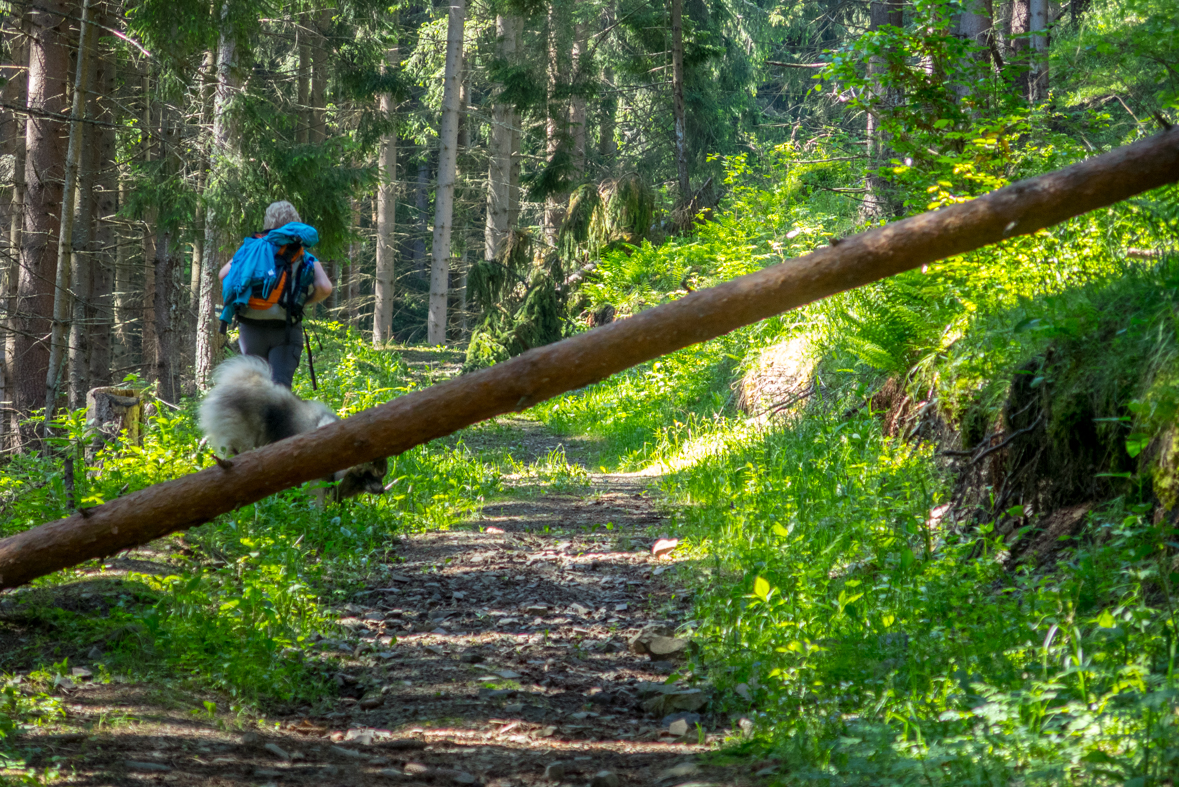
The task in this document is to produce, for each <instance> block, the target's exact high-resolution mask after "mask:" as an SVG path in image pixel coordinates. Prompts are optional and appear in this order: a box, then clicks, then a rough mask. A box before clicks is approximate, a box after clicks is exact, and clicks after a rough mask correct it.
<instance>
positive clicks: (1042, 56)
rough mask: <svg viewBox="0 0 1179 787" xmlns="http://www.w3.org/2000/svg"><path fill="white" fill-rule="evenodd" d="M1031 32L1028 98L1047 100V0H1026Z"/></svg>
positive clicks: (1039, 100)
mask: <svg viewBox="0 0 1179 787" xmlns="http://www.w3.org/2000/svg"><path fill="white" fill-rule="evenodd" d="M1028 14H1029V28H1028V29H1029V31H1030V32H1031V34H1032V35H1031V41H1030V44H1031V55H1032V58H1031V61H1032V62H1031V71H1030V72H1029V74H1028V100H1030V101H1032V102H1033V103H1036V102H1041V101H1047V100H1048V0H1028Z"/></svg>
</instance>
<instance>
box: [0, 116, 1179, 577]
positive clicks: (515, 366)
mask: <svg viewBox="0 0 1179 787" xmlns="http://www.w3.org/2000/svg"><path fill="white" fill-rule="evenodd" d="M1177 180H1179V128H1174V129H1170V130H1168V131H1166V132H1164V133H1162V134H1158V135H1157V136H1155V137H1153V138H1151V139H1148V140H1144V141H1142V142H1137V143H1135V144H1133V145H1128V146H1126V147H1124V148H1120V149H1118V150H1115V151H1112V152H1110V153H1107V154H1105V155H1102V156H1097V157H1095V158H1092V159H1089V160H1088V161H1084V162H1081V163H1080V164H1075V165H1073V166H1071V167H1067V168H1065V169H1062V170H1059V171H1057V172H1052V173H1049V174H1046V175H1041V176H1039V177H1036V178H1032V179H1030V180H1026V181H1021V182H1019V183H1014V184H1012V185H1010V186H1007V187H1006V188H1003V189H1000V190H998V191H995V192H993V193H991V194H988V195H986V196H984V197H979V198H978V199H975V200H971V201H969V202H964V203H961V204H958V205H953V206H951V207H947V208H943V209H941V210H938V211H934V212H931V213H923V214H921V215H919V216H913V217H912V218H908V219H905V220H903V221H899V222H896V223H894V224H889V225H887V226H885V227H881V228H879V229H874V230H871V231H869V232H865V233H863V234H861V235H856V236H855V237H851V238H847V239H845V240H843V241H840V242H838V243H836V244H834V245H832V246H830V247H827V248H823V249H820V250H818V251H816V252H814V253H812V254H809V255H807V256H805V257H802V258H799V259H796V260H791V261H789V262H786V263H783V264H781V265H776V266H774V267H771V268H766V269H765V270H762V271H759V272H757V273H753V274H750V275H748V276H743V277H741V278H739V279H735V280H733V281H730V282H727V283H725V284H722V285H719V286H717V287H713V288H711V289H708V290H700V291H697V292H694V293H691V294H689V295H687V296H686V297H684V298H682V299H680V300H678V301H676V302H674V303H669V304H665V305H663V306H660V307H658V308H654V309H651V310H650V311H646V312H643V313H642V314H639V315H637V316H635V317H633V318H631V319H629V320H623V321H620V322H614V323H611V324H609V325H606V326H604V327H601V328H598V329H596V330H593V331H590V332H588V333H584V334H581V335H578V336H575V337H573V338H570V339H566V340H565V341H562V342H558V343H556V344H551V345H548V346H547V347H540V348H538V349H535V350H532V351H530V352H527V353H525V354H524V355H521V356H519V357H517V358H515V359H513V360H511V361H508V362H506V363H502V364H499V365H498V366H494V367H492V368H490V369H484V370H483V371H480V372H477V373H475V374H471V375H467V376H465V377H460V378H458V379H455V380H451V381H449V382H446V383H443V384H441V385H437V386H434V387H432V388H429V389H426V390H422V391H417V392H415V393H412V394H408V395H406V396H402V397H400V398H398V399H395V400H393V401H391V402H388V403H387V404H383V405H380V406H379V407H374V408H372V409H369V410H366V411H364V412H362V413H358V414H357V415H354V416H352V417H351V418H348V419H347V420H344V421H340V422H338V423H335V424H332V425H330V426H326V427H324V428H322V429H318V430H316V431H315V432H314V433H311V434H306V435H300V436H299V437H295V438H291V439H289V440H284V441H282V442H281V443H276V444H274V445H271V446H268V447H266V448H263V449H260V450H257V451H251V452H249V453H246V454H242V455H241V456H238V457H235V458H234V459H233V460H232V462H231V463H229V462H227V463H225V464H224V466H214V467H210V468H208V469H206V470H202V471H201V472H199V473H194V474H192V475H189V476H185V477H183V478H178V479H176V480H174V481H168V482H166V483H163V484H157V485H155V486H152V487H149V488H147V489H143V490H141V491H139V492H135V493H133V494H130V495H127V496H126V497H122V498H119V499H117V500H113V501H111V502H109V503H106V504H104V505H101V506H98V507H96V508H91V509H88V510H85V511H78V512H77V513H75V514H74V515H73V516H70V517H67V518H65V519H60V520H57V521H56V522H50V523H47V524H44V525H41V526H39V527H36V528H33V529H31V530H27V531H25V532H23V533H19V534H17V535H15V536H11V537H9V538H6V539H4V540H3V541H0V588H5V587H15V586H17V585H21V584H24V583H25V582H28V581H30V580H32V579H35V578H37V577H39V576H43V575H45V574H49V573H51V572H53V571H57V570H59V569H62V568H67V567H69V566H73V565H76V564H78V563H81V562H82V561H84V560H88V559H91V558H99V557H105V556H107V555H111V554H114V553H116V552H118V551H120V550H123V549H127V548H129V547H133V546H136V545H139V544H144V543H147V542H148V541H151V540H152V539H155V538H159V537H160V536H163V535H166V534H168V533H171V532H174V531H177V530H184V529H186V528H190V527H194V526H196V525H200V524H203V523H205V522H208V521H209V520H211V519H212V518H213V517H215V516H217V515H218V514H222V513H225V512H227V511H232V510H234V509H236V508H238V507H240V506H243V505H246V504H248V503H252V502H254V501H256V500H261V499H262V498H264V497H266V496H268V495H271V494H274V493H275V492H278V491H280V490H282V489H286V488H289V487H292V486H295V485H297V484H300V483H303V482H305V481H310V480H312V479H316V478H323V477H324V476H326V475H329V474H330V473H332V472H334V471H336V470H340V469H342V468H345V467H349V466H351V465H354V464H357V463H359V462H364V461H368V460H372V459H376V458H378V457H382V456H391V455H395V454H398V453H401V452H402V451H406V450H408V449H410V448H413V447H414V446H416V445H420V444H422V443H425V442H427V441H429V440H433V439H435V438H437V437H442V436H444V435H448V434H450V433H452V432H454V431H456V430H458V429H461V428H463V427H465V426H469V425H470V424H473V423H476V422H478V421H482V420H485V419H488V418H491V417H493V416H496V415H501V414H503V413H508V412H513V411H519V410H524V409H526V408H528V407H530V406H531V405H534V404H536V403H537V402H541V401H544V400H545V399H548V398H550V397H553V396H556V395H558V394H561V393H564V392H566V391H570V390H573V389H575V388H581V387H583V386H585V385H589V384H591V383H594V382H597V381H599V380H602V379H605V378H606V377H608V376H609V375H611V374H614V373H615V372H619V371H622V370H623V369H627V368H629V367H631V366H634V365H636V364H639V363H642V362H643V361H646V360H650V359H652V358H655V357H658V356H660V355H664V354H666V353H670V352H673V351H674V350H678V349H681V348H683V347H686V346H688V345H690V344H694V343H696V342H702V341H705V340H708V339H712V338H715V337H717V336H720V335H722V334H724V333H728V332H729V331H732V330H734V329H735V328H739V327H741V326H743V325H748V324H750V323H753V322H756V321H758V320H761V319H764V318H766V317H771V316H773V315H775V314H780V313H782V312H784V311H787V310H789V309H793V308H796V307H798V306H802V305H804V304H807V303H811V302H813V301H816V300H819V299H821V298H825V297H827V296H829V295H833V294H835V293H838V292H842V291H844V290H848V289H852V288H854V287H859V286H862V285H864V284H868V283H870V282H873V281H877V280H879V279H883V278H885V277H887V276H891V275H893V274H896V273H900V272H902V271H906V270H910V269H912V268H916V267H918V266H920V265H924V264H927V263H930V262H934V261H936V260H939V259H944V258H946V257H950V256H953V255H955V254H962V253H964V252H967V251H971V250H973V249H977V248H979V247H981V246H985V245H987V244H989V243H996V242H999V241H1002V240H1003V239H1005V238H1010V237H1013V236H1015V235H1024V234H1028V233H1031V232H1034V231H1036V230H1038V229H1042V228H1044V227H1048V226H1051V225H1053V224H1057V223H1059V222H1061V221H1064V220H1065V219H1068V218H1071V217H1073V216H1077V215H1080V214H1082V213H1085V212H1087V211H1091V210H1094V209H1096V208H1101V207H1104V206H1107V205H1111V204H1113V203H1114V202H1117V201H1118V200H1122V199H1126V198H1127V197H1131V196H1133V195H1135V194H1139V193H1141V192H1143V191H1146V190H1148V189H1151V188H1155V187H1157V186H1161V185H1164V184H1167V183H1172V182H1175V181H1177Z"/></svg>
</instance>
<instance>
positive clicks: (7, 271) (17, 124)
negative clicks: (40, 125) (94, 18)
mask: <svg viewBox="0 0 1179 787" xmlns="http://www.w3.org/2000/svg"><path fill="white" fill-rule="evenodd" d="M9 31H10V33H11V38H10V39H9V42H10V43H9V46H10V49H9V51H10V52H11V53H12V66H13V69H14V73H11V74H5V76H6V77H7V78H8V80H9V81H8V82H6V83H5V85H4V88H3V91H2V92H0V95H2V96H3V99H4V101H6V102H8V103H11V104H13V105H14V106H18V107H19V106H24V104H25V89H26V88H27V87H28V78H27V74H26V73H25V71H24V70H23V69H25V68H27V66H28V47H27V46H26V43H25V42H26V38H25V36H26V34H27V32H28V28H27V19H26V15H25V13H24V12H21V13H20V14H19V15H16V16H15V17H14V19H13V21H12V24H11V28H10V29H9ZM16 69H22V70H19V71H17V70H16ZM3 117H4V121H5V125H4V128H3V136H2V137H0V143H2V144H3V145H4V148H5V149H4V152H5V153H8V154H10V155H11V156H12V194H11V196H10V197H9V199H8V206H7V210H6V211H5V213H4V219H5V221H4V224H3V225H0V233H3V235H4V241H5V242H4V259H3V265H2V267H0V310H2V311H0V329H2V330H3V335H0V402H4V403H5V404H4V406H3V409H2V410H0V449H4V450H8V449H10V448H15V447H16V446H17V445H19V437H20V435H19V433H18V431H17V418H16V408H14V407H12V406H11V402H12V401H13V398H14V395H15V391H14V388H15V380H16V378H15V377H14V375H13V358H14V353H15V350H16V331H15V328H16V316H15V313H14V309H15V308H16V282H17V271H18V264H17V263H18V262H19V260H20V248H21V229H22V227H23V224H24V213H23V211H24V202H25V133H26V122H25V119H24V118H23V117H21V116H20V115H18V114H16V113H15V112H6V113H5V114H4V115H3Z"/></svg>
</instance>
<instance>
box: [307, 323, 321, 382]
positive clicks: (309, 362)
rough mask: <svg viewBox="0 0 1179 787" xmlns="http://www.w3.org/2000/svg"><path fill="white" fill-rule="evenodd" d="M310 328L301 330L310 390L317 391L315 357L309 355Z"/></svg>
mask: <svg viewBox="0 0 1179 787" xmlns="http://www.w3.org/2000/svg"><path fill="white" fill-rule="evenodd" d="M310 330H311V329H310V328H307V327H304V328H303V341H304V342H305V343H306V344H307V370H308V371H309V372H311V390H313V391H315V390H318V389H319V386H317V385H316V384H315V356H313V355H312V354H311V334H310Z"/></svg>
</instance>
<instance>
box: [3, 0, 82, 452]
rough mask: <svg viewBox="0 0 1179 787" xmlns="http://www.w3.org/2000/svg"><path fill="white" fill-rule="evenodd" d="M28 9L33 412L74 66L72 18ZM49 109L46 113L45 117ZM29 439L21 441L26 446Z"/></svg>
mask: <svg viewBox="0 0 1179 787" xmlns="http://www.w3.org/2000/svg"><path fill="white" fill-rule="evenodd" d="M30 8H31V10H30V11H29V25H28V29H29V37H28V47H29V74H28V80H29V81H28V93H27V101H28V105H29V107H30V108H32V109H34V110H37V111H36V112H34V113H30V114H29V116H28V120H27V123H26V134H25V151H26V159H25V182H26V187H25V200H24V208H23V216H24V232H23V233H22V235H21V250H20V272H19V274H18V277H17V293H16V309H15V312H16V320H15V322H16V333H17V335H16V346H15V348H14V352H13V355H12V363H13V367H14V380H13V383H14V389H13V392H12V393H13V397H12V398H13V406H14V407H15V409H16V410H17V411H19V412H20V413H21V414H28V413H29V412H30V411H32V410H33V409H35V408H39V407H43V406H44V404H45V380H46V379H47V378H48V374H49V342H48V341H47V337H48V336H49V334H50V331H51V327H52V326H51V315H52V314H53V300H54V298H53V293H54V288H53V282H54V280H55V278H56V276H55V270H56V262H57V237H58V234H59V231H60V229H61V225H60V217H61V213H62V184H63V181H64V180H65V159H66V144H67V143H66V126H65V124H64V123H62V121H60V120H58V119H57V118H60V117H61V116H62V115H65V114H66V113H67V112H68V111H69V108H68V107H67V106H66V104H65V96H66V72H67V70H68V69H69V62H70V56H69V48H68V46H69V45H68V41H69V18H68V17H67V16H66V13H65V7H64V5H63V4H62V3H61V2H59V1H58V0H44V2H42V3H39V4H38V5H37V6H36V7H30ZM42 112H44V113H45V114H41V113H42ZM30 436H31V435H27V434H26V435H24V436H22V442H24V441H25V440H26V439H27V438H28V437H30Z"/></svg>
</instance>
